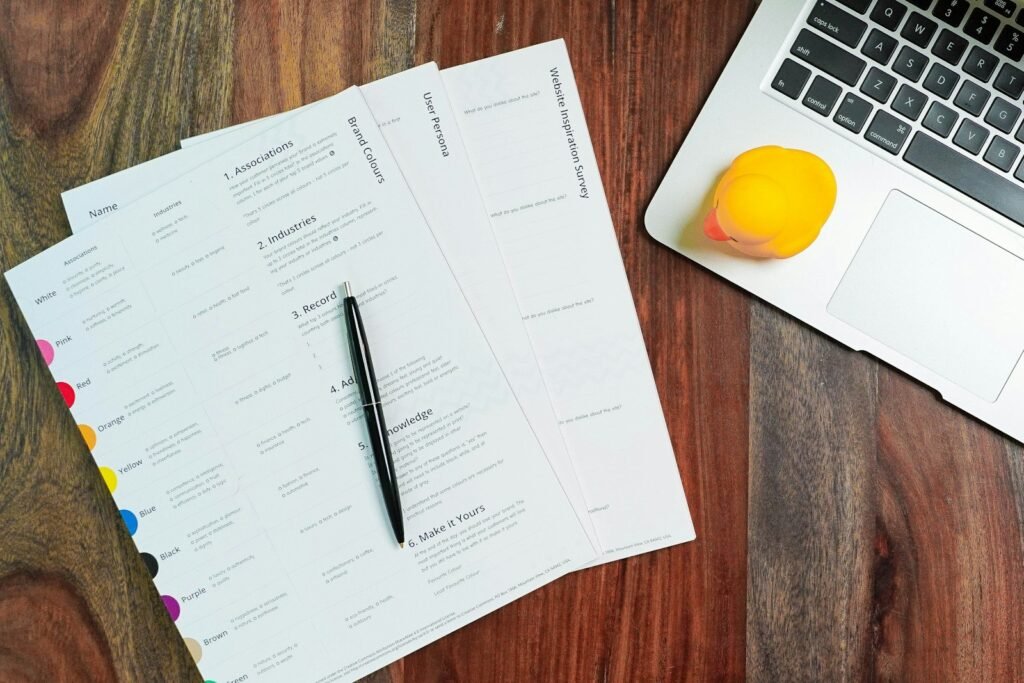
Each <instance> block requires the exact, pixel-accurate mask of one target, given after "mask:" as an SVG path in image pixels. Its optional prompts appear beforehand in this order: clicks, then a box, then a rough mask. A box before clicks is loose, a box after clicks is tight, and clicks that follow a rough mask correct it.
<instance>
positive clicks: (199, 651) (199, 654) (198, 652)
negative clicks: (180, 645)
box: [185, 638, 203, 664]
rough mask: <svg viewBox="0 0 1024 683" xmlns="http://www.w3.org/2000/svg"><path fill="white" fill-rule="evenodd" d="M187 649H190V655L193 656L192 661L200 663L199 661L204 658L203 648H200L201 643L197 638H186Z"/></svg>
mask: <svg viewBox="0 0 1024 683" xmlns="http://www.w3.org/2000/svg"><path fill="white" fill-rule="evenodd" d="M185 647H187V648H188V653H189V654H190V655H192V659H194V660H195V661H196V664H198V663H199V660H200V659H202V658H203V648H202V647H200V645H199V641H198V640H196V639H195V638H186V639H185Z"/></svg>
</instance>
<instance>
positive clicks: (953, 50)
mask: <svg viewBox="0 0 1024 683" xmlns="http://www.w3.org/2000/svg"><path fill="white" fill-rule="evenodd" d="M966 51H967V39H966V38H964V37H963V36H958V35H957V34H955V33H953V32H952V31H950V30H949V29H945V28H944V29H942V33H940V34H939V39H938V40H936V41H935V46H934V47H933V48H932V54H933V55H935V56H936V57H938V58H939V59H941V60H943V61H946V62H949V63H950V64H953V65H954V66H955V65H956V64H957V63H959V62H960V58H961V57H963V56H964V52H966Z"/></svg>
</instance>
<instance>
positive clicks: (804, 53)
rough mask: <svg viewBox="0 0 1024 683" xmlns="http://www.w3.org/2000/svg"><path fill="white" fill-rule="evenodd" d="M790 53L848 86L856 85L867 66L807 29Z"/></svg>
mask: <svg viewBox="0 0 1024 683" xmlns="http://www.w3.org/2000/svg"><path fill="white" fill-rule="evenodd" d="M790 52H791V53H792V54H793V55H795V56H796V57H799V58H800V59H802V60H804V61H805V62H807V63H808V64H810V65H811V66H815V67H817V68H819V69H821V70H822V71H824V72H825V73H827V74H828V75H829V76H832V77H834V78H838V79H839V80H840V81H842V82H843V83H846V84H847V85H856V84H857V81H858V80H859V79H860V75H861V74H862V73H864V67H865V66H866V64H865V62H864V60H863V59H861V58H860V57H857V56H856V55H851V54H850V53H849V52H846V51H844V50H843V49H842V48H840V47H838V46H836V45H834V44H832V43H830V42H828V41H827V40H825V39H824V38H821V37H820V36H816V35H814V34H813V33H811V32H810V31H808V30H807V29H801V30H800V35H798V36H797V37H796V42H795V43H793V49H791V50H790Z"/></svg>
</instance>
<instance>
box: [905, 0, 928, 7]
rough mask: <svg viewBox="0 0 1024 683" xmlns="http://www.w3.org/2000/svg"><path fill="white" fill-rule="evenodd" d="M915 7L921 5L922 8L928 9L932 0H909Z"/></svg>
mask: <svg viewBox="0 0 1024 683" xmlns="http://www.w3.org/2000/svg"><path fill="white" fill-rule="evenodd" d="M907 2H909V3H910V4H911V5H913V6H914V7H920V8H921V9H928V8H929V7H931V5H932V0H907Z"/></svg>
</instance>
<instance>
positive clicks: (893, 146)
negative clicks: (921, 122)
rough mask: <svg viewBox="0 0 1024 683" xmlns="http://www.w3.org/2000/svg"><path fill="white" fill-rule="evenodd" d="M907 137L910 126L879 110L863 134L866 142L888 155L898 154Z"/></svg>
mask: <svg viewBox="0 0 1024 683" xmlns="http://www.w3.org/2000/svg"><path fill="white" fill-rule="evenodd" d="M908 137H910V124H909V123H906V122H904V121H901V120H899V119H898V118H896V117H895V116H893V115H892V114H890V113H889V112H887V111H883V110H881V109H879V110H878V113H876V114H875V118H874V120H872V121H871V125H870V126H868V132H867V133H865V134H864V138H865V139H866V140H868V142H873V143H874V144H876V145H878V146H879V147H881V148H882V149H884V150H885V151H886V152H888V153H889V154H899V153H900V150H901V149H903V144H904V143H905V142H906V141H907V138H908Z"/></svg>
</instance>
